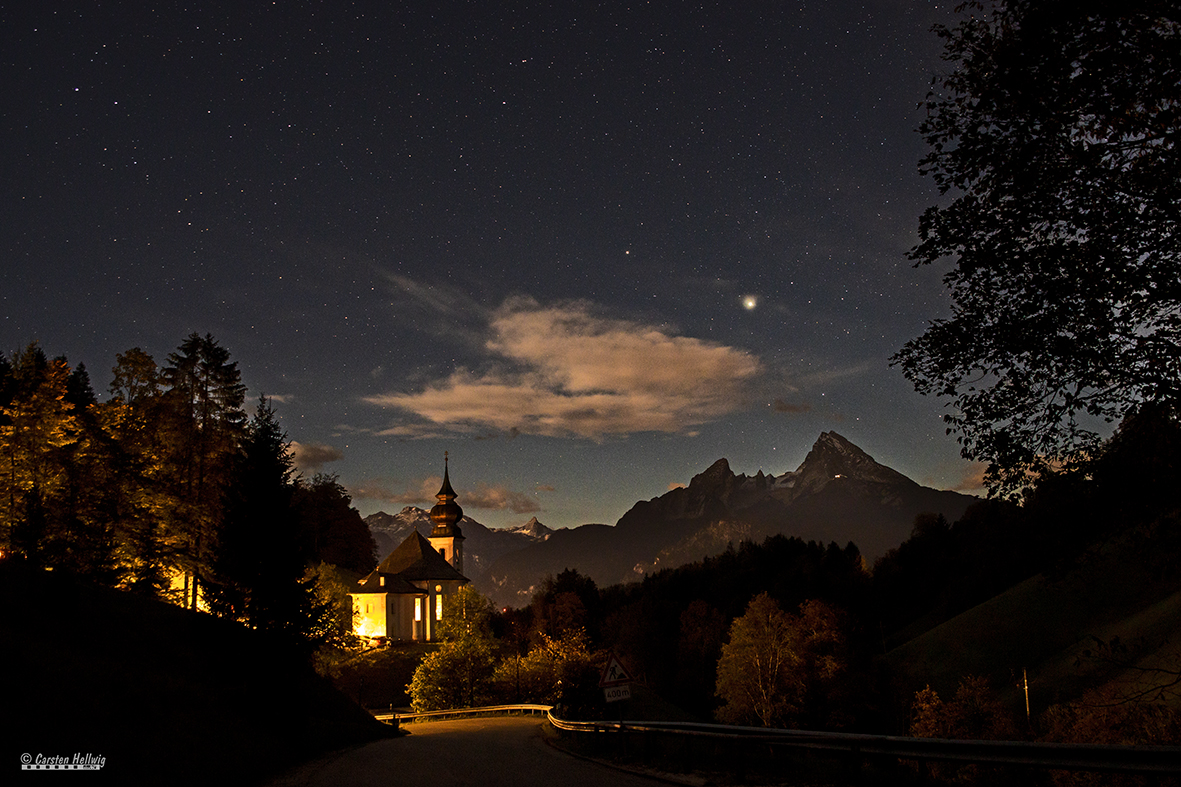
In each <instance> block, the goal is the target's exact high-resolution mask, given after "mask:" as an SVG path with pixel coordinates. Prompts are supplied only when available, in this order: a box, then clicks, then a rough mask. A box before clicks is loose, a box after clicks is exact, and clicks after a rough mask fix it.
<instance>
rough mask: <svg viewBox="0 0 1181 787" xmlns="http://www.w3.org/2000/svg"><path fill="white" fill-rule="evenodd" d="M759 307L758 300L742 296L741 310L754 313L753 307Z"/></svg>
mask: <svg viewBox="0 0 1181 787" xmlns="http://www.w3.org/2000/svg"><path fill="white" fill-rule="evenodd" d="M758 305H759V299H758V298H756V297H755V296H753V295H743V296H742V308H744V309H746V310H747V311H748V312H749V311H754V309H755V307H756V306H758Z"/></svg>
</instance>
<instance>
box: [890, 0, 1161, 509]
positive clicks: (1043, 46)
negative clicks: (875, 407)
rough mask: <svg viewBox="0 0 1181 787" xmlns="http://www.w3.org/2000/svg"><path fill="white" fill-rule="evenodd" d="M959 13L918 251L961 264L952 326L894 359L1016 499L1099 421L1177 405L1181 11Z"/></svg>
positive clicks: (1095, 6) (940, 80)
mask: <svg viewBox="0 0 1181 787" xmlns="http://www.w3.org/2000/svg"><path fill="white" fill-rule="evenodd" d="M961 8H962V9H966V12H967V14H966V16H965V17H964V18H963V20H962V21H960V22H959V23H958V24H957V25H955V26H954V27H938V28H937V32H938V34H939V35H940V36H941V37H942V38H943V40H944V44H945V50H944V56H943V57H944V60H945V61H946V62H947V64H948V66H949V69H948V71H947V72H946V73H944V74H942V75H940V76H938V77H936V78H935V79H934V80H933V86H932V90H931V92H930V94H929V95H928V97H927V100H926V102H925V108H926V118H925V120H924V121H923V123H922V124H921V127H920V130H921V133H922V135H923V137H924V139H925V140H926V142H927V144H928V146H929V148H930V151H929V153H928V154H927V156H926V157H925V158H924V159H923V160H922V162H921V167H920V168H921V171H922V172H923V173H924V174H927V175H930V176H931V177H932V178H933V180H934V182H935V184H936V185H937V186H938V188H939V190H940V192H941V193H942V194H944V195H946V196H947V198H948V199H947V200H946V202H944V203H943V204H940V205H937V206H935V207H931V208H929V209H928V210H927V211H926V212H925V213H924V214H923V216H922V218H921V220H920V223H919V236H920V240H919V243H918V245H917V246H915V247H914V248H913V249H912V250H911V252H910V257H911V259H913V260H914V261H915V262H916V263H917V264H919V265H925V264H935V263H942V262H945V261H950V264H951V268H950V271H949V272H948V273H947V274H946V275H945V276H944V282H945V283H946V285H947V287H948V289H949V290H950V294H951V299H952V312H951V316H950V317H949V318H947V319H938V320H935V321H934V322H932V324H931V325H930V327H929V328H928V329H927V331H926V333H924V334H923V335H922V336H920V337H918V338H916V339H914V340H912V341H910V342H909V343H907V344H906V346H904V347H903V348H902V349H901V350H900V351H899V352H898V353H897V354H896V355H895V356H894V359H893V361H894V363H896V364H898V365H899V366H901V368H902V371H903V373H904V374H905V375H906V377H907V378H908V379H909V380H910V381H911V382H912V383H913V384H914V386H915V388H916V390H918V391H919V392H921V393H924V394H932V395H936V396H939V397H944V398H946V399H947V400H948V401H949V405H950V408H949V412H948V413H947V414H946V415H945V416H944V419H945V421H946V422H947V425H948V427H949V429H948V431H949V432H954V433H956V434H957V436H958V439H959V441H960V444H961V447H962V452H963V454H964V456H965V457H967V458H970V459H976V460H981V461H985V462H988V463H989V467H988V473H987V477H986V480H987V482H988V483H989V484H990V486H991V487H992V488H993V489H994V490H996V491H1000V492H1002V493H1005V492H1012V491H1014V490H1016V489H1019V488H1021V487H1023V486H1024V485H1025V483H1026V482H1027V479H1028V477H1029V476H1030V474H1038V473H1040V472H1042V471H1043V470H1045V469H1046V468H1047V467H1050V466H1053V465H1054V464H1055V463H1061V462H1064V461H1068V460H1080V459H1085V458H1086V457H1087V455H1088V452H1089V450H1090V449H1092V448H1093V447H1094V446H1095V445H1096V444H1097V443H1098V441H1099V439H1100V436H1101V435H1100V434H1099V427H1100V426H1101V425H1102V423H1103V422H1104V421H1107V422H1111V421H1115V420H1119V419H1121V418H1123V417H1124V415H1125V414H1126V413H1128V411H1129V410H1130V409H1132V408H1134V407H1136V406H1138V405H1140V404H1142V403H1157V404H1162V405H1165V406H1166V407H1168V408H1169V409H1171V410H1173V411H1174V412H1176V410H1177V408H1178V406H1179V405H1181V178H1179V177H1178V175H1177V173H1178V172H1181V151H1179V149H1178V140H1179V139H1181V11H1179V10H1178V6H1177V4H1176V3H1174V2H1166V1H1165V0H1130V2H1124V3H1076V2H1065V1H1064V0H1053V1H1052V2H1043V1H1042V0H1037V1H1036V2H1035V1H1034V0H996V2H968V3H965V4H963V6H961Z"/></svg>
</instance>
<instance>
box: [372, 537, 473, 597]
mask: <svg viewBox="0 0 1181 787" xmlns="http://www.w3.org/2000/svg"><path fill="white" fill-rule="evenodd" d="M383 576H384V577H385V584H384V585H382V583H381V577H383ZM436 579H458V580H460V581H462V582H467V581H468V580H467V577H465V576H464V575H463V574H461V573H459V572H458V571H456V570H455V567H454V566H452V565H451V564H450V563H448V562H447V560H446V559H445V558H444V557H443V556H442V555H440V554H439V553H438V552H437V551H436V550H435V548H434V547H432V546H431V543H430V542H429V541H427V540H426V539H425V538H423V537H422V535H421V534H420V533H419V532H418V531H417V530H414V531H411V533H410V535H409V536H407V537H406V540H405V541H403V542H402V543H401V544H399V545H398V548H397V549H395V550H394V551H393V552H391V553H390V554H389V555H388V556H386V559H385V560H383V561H381V564H380V565H378V567H377V568H376V569H374V570H373V572H372V573H370V574H369V576H367V577H365V578H364V579H363V580H361V583H360V585H359V586H358V588H357V589H356V590H354V591H353V592H354V593H422V592H424V591H423V590H422V588H419V587H415V586H414V585H413V584H411V583H412V582H416V581H422V580H429V581H433V580H436Z"/></svg>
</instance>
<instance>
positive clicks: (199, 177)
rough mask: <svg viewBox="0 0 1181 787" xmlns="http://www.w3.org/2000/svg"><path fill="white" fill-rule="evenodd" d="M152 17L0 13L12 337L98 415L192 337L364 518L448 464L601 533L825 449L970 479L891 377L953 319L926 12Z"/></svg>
mask: <svg viewBox="0 0 1181 787" xmlns="http://www.w3.org/2000/svg"><path fill="white" fill-rule="evenodd" d="M13 5H16V6H20V7H18V8H15V9H14V8H12V6H13ZM174 5H184V4H161V5H158V6H156V7H155V8H154V9H153V8H150V7H148V6H146V5H141V4H138V3H101V4H100V3H98V2H95V3H85V4H81V3H57V2H25V3H17V4H9V7H8V8H6V9H5V10H3V11H0V58H2V66H0V68H2V74H0V84H2V85H3V88H2V95H3V97H4V100H3V103H2V105H0V116H2V125H0V172H2V175H3V183H4V188H3V190H2V192H0V254H2V256H3V261H2V263H0V350H3V351H4V352H6V353H12V352H13V351H16V350H19V349H21V348H22V347H24V346H25V345H26V344H28V343H29V342H30V341H34V340H35V341H37V342H39V343H40V345H41V347H42V348H43V349H44V350H45V352H46V353H47V354H49V355H51V356H56V355H65V356H66V357H67V358H68V360H69V361H70V363H71V364H77V363H79V362H83V363H85V364H86V366H87V369H88V370H89V372H90V376H91V379H92V382H93V384H94V387H95V389H96V390H97V391H98V392H99V393H100V394H102V395H104V396H105V392H106V389H107V386H108V385H109V383H110V381H111V372H110V370H111V367H112V366H113V365H114V362H115V355H116V354H117V353H120V352H123V351H125V350H127V349H129V348H131V347H142V348H143V349H144V350H146V351H148V352H149V353H151V354H152V355H153V356H154V357H155V358H156V360H157V361H158V362H160V363H161V364H163V363H164V362H165V360H166V356H167V355H168V353H169V352H172V351H173V350H175V349H176V347H177V345H179V344H180V342H181V341H182V340H183V339H184V338H185V337H186V336H187V335H188V334H190V333H192V332H194V331H196V332H199V333H202V334H204V333H206V332H208V333H212V334H213V336H214V337H215V338H216V339H217V340H218V341H219V342H220V343H221V344H222V345H223V346H224V347H226V348H227V349H228V350H229V351H230V353H231V355H232V357H233V359H235V360H236V361H238V364H239V367H240V369H241V371H242V375H243V380H244V382H245V383H246V384H247V385H248V386H249V389H250V393H249V397H250V401H249V402H248V404H249V405H250V409H251V410H253V403H254V400H256V398H257V396H258V395H259V394H260V393H261V394H266V395H267V396H271V397H273V398H274V402H275V408H276V410H277V412H278V413H279V415H280V418H281V421H282V424H283V426H284V428H285V429H286V430H287V433H288V436H289V437H290V438H291V439H292V440H293V441H295V443H296V453H297V458H298V460H299V464H300V467H301V469H302V470H303V472H304V473H305V474H311V473H313V472H316V471H317V470H318V471H322V472H331V473H337V474H339V476H340V480H341V482H342V483H344V484H345V485H346V486H347V487H348V488H349V489H350V491H351V492H352V493H353V495H354V504H355V505H356V506H357V507H358V508H359V509H360V510H361V512H362V514H368V513H372V512H373V511H376V510H379V509H385V510H387V511H391V512H394V511H398V510H400V509H401V507H402V506H404V505H410V504H416V505H423V506H426V507H429V505H432V504H433V503H434V499H433V494H434V492H436V491H438V486H439V477H440V476H441V474H442V469H443V452H444V451H445V450H446V451H449V452H450V456H451V465H450V467H451V479H452V482H453V484H454V486H455V489H456V491H457V492H458V494H459V503H460V504H461V505H462V506H463V507H464V508H465V512H466V513H467V514H469V515H471V516H473V517H475V518H476V519H478V520H480V521H481V522H484V523H486V524H488V525H491V526H503V525H515V524H520V523H523V522H525V521H526V520H527V519H528V518H529V517H530V516H537V517H538V518H539V519H540V520H541V521H542V522H544V523H546V524H547V525H550V526H551V527H562V526H574V525H578V524H582V523H586V522H605V523H614V522H615V521H616V520H617V519H618V518H619V517H620V516H621V515H622V514H623V513H624V512H625V511H626V510H627V508H629V507H630V506H631V504H632V503H634V502H635V501H636V500H640V499H648V498H652V497H655V496H657V495H660V494H663V493H664V492H665V491H666V490H667V489H669V487H670V485H671V484H677V483H687V482H688V481H689V480H690V478H691V477H692V476H693V475H694V474H695V473H698V472H700V471H702V470H704V469H705V468H706V467H708V466H709V465H710V464H711V463H712V462H713V461H714V460H716V459H718V458H720V457H726V458H727V459H728V460H729V461H730V465H731V467H732V468H733V469H734V471H735V472H744V473H747V474H754V473H755V472H757V471H758V470H760V469H761V470H763V471H764V472H767V473H774V474H779V473H783V472H785V471H787V470H794V469H795V468H796V466H797V465H798V464H799V463H800V462H801V461H802V460H803V458H804V456H805V454H806V453H807V451H808V449H809V448H810V447H811V445H812V443H813V442H814V441H815V440H816V438H817V436H818V435H819V434H820V432H822V431H826V430H833V431H836V432H839V433H840V434H842V435H844V436H845V437H847V438H849V439H850V440H852V441H853V442H854V443H856V444H857V445H859V446H861V447H862V448H863V449H865V450H866V451H867V452H869V453H870V454H871V455H872V456H873V457H874V458H875V459H877V460H878V461H880V462H883V463H885V464H888V465H890V466H892V467H894V468H896V469H898V470H900V471H902V472H904V473H906V474H907V475H909V476H911V477H912V478H914V479H915V480H917V481H919V482H920V483H924V484H928V485H931V486H936V487H939V488H958V489H968V490H969V491H974V484H973V481H972V480H971V479H972V478H974V477H975V476H976V474H977V469H976V468H974V467H973V466H971V465H969V464H968V463H967V462H964V461H963V460H961V459H960V458H959V455H958V447H957V446H956V444H955V441H954V438H952V437H948V436H946V435H945V434H944V427H943V425H942V423H941V422H940V421H939V418H938V416H939V414H940V413H941V412H942V404H941V403H940V402H939V401H936V400H930V399H925V398H924V397H921V396H919V395H918V394H916V393H914V391H913V390H912V389H911V387H910V386H909V384H908V383H907V382H906V381H905V380H904V379H903V378H902V376H901V374H900V372H899V371H898V370H897V369H892V368H890V367H889V366H888V358H889V356H890V355H891V354H892V353H893V352H895V351H896V350H897V349H898V348H899V347H901V345H902V344H903V343H904V342H906V341H907V340H908V339H910V338H913V337H914V336H917V335H918V334H919V333H921V332H922V330H923V328H924V326H925V324H926V322H927V321H928V320H930V319H932V318H935V317H939V316H945V315H946V313H947V310H948V301H947V298H946V295H945V294H944V292H943V287H942V284H941V276H942V273H943V271H941V270H934V269H930V268H925V269H922V270H915V269H913V268H912V267H911V264H910V263H909V262H908V261H907V260H906V258H905V253H906V251H907V249H909V248H910V247H911V246H912V245H913V244H914V243H915V241H916V238H917V234H916V231H917V226H918V216H919V214H920V213H921V212H922V210H923V209H924V208H925V207H927V206H928V205H930V204H933V203H934V202H936V201H937V200H938V195H937V193H936V190H935V188H934V186H933V185H932V184H931V183H930V182H929V181H926V180H923V179H921V178H920V177H919V176H918V174H917V162H918V159H919V158H920V157H921V155H922V154H923V152H924V147H923V143H922V140H921V139H920V138H919V136H918V134H917V133H916V132H915V128H916V127H917V125H918V122H919V119H920V113H921V110H920V109H919V106H918V105H919V102H920V101H921V100H922V99H923V97H924V95H925V94H926V91H927V86H928V83H929V79H930V77H931V75H932V74H933V73H935V72H936V71H938V70H940V69H941V68H943V67H944V64H943V63H942V62H941V61H940V59H939V52H940V45H939V41H938V39H937V38H936V37H935V36H934V35H933V34H932V33H931V32H930V27H931V25H932V24H933V23H936V22H948V21H950V20H951V16H950V14H951V12H950V10H949V9H947V8H946V7H944V6H936V5H934V4H932V3H919V2H903V1H902V0H897V1H883V2H871V3H843V2H841V3H819V2H817V3H813V2H808V3H798V2H797V3H780V2H733V3H731V2H726V3H718V4H716V5H708V6H706V7H701V6H700V5H697V4H694V5H684V6H682V5H679V4H674V3H664V2H660V3H651V4H641V3H613V2H605V3H577V2H575V3H537V4H532V5H530V4H511V5H510V4H505V3H500V2H488V1H487V0H484V1H483V2H473V3H440V4H432V3H411V4H407V5H406V6H404V7H403V5H402V4H400V3H393V2H391V3H373V4H365V3H355V4H346V3H275V4H263V3H241V2H234V3H225V4H217V3H207V4H200V5H194V7H189V8H183V9H182V8H174V7H172V6H174ZM80 6H84V7H82V8H79V7H80ZM162 6H168V7H167V8H164V7H162Z"/></svg>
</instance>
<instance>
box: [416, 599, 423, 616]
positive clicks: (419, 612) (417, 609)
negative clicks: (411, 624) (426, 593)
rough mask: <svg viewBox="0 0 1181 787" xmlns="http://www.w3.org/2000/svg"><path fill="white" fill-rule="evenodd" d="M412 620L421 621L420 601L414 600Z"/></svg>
mask: <svg viewBox="0 0 1181 787" xmlns="http://www.w3.org/2000/svg"><path fill="white" fill-rule="evenodd" d="M414 619H415V620H416V621H421V620H422V599H420V598H416V599H414Z"/></svg>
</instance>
